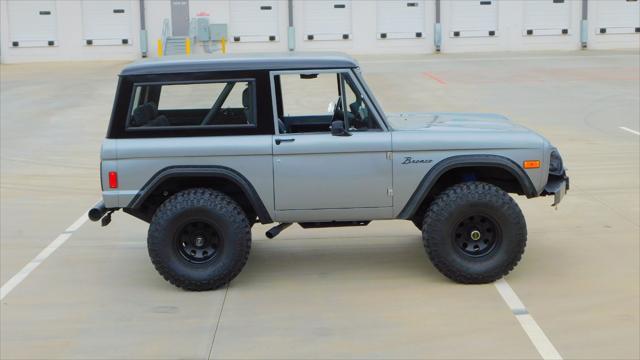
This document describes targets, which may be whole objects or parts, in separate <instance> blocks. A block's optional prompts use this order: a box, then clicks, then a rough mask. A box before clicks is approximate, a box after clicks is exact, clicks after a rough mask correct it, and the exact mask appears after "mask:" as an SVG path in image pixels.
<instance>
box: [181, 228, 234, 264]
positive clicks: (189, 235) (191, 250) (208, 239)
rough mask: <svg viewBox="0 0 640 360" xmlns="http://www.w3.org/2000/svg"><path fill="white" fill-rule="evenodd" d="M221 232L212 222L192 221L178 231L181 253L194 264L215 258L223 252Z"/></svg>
mask: <svg viewBox="0 0 640 360" xmlns="http://www.w3.org/2000/svg"><path fill="white" fill-rule="evenodd" d="M223 244H224V241H222V239H221V237H220V234H219V233H218V231H217V230H216V229H215V227H214V225H213V224H211V223H210V222H208V221H206V220H204V221H190V222H187V223H186V224H185V225H183V226H182V228H181V229H180V230H179V231H178V232H177V233H176V246H177V247H178V251H179V252H180V255H182V256H184V258H185V259H187V261H189V262H192V263H194V264H201V263H205V262H207V261H210V260H211V259H213V258H214V257H215V256H216V255H218V254H219V253H221V252H222V246H223Z"/></svg>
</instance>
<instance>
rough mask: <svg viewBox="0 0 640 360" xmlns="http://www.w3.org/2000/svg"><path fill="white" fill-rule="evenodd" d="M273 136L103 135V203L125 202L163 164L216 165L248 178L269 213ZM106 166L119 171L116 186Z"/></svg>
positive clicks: (116, 203) (271, 190) (111, 204)
mask: <svg viewBox="0 0 640 360" xmlns="http://www.w3.org/2000/svg"><path fill="white" fill-rule="evenodd" d="M271 139H272V137H271V135H247V136H215V137H213V136H212V137H207V136H205V137H179V138H142V139H140V138H139V139H107V140H105V143H104V144H103V150H102V159H103V162H102V177H103V184H104V185H103V198H104V200H105V204H106V206H107V207H126V206H127V205H128V204H129V203H130V202H131V200H132V199H133V198H134V196H135V195H136V194H137V193H138V192H139V191H140V189H141V188H142V187H143V186H144V184H146V183H147V181H149V180H150V179H151V178H152V177H153V176H154V175H155V174H156V173H158V172H159V171H160V170H162V169H164V168H166V167H169V166H177V165H178V166H179V165H197V166H202V165H218V166H226V167H229V168H231V169H233V170H235V171H237V172H239V173H240V174H242V175H243V176H244V177H245V178H247V180H249V182H250V183H251V184H252V185H253V187H254V188H255V190H256V192H257V193H258V195H259V196H260V199H261V200H262V202H263V204H264V206H265V207H266V208H267V211H269V213H270V215H273V214H272V209H273V168H272V161H271V157H272V155H271V152H272V149H271V142H272V140H271ZM109 171H117V172H118V182H119V187H118V189H114V190H112V189H109V188H108V179H107V176H108V172H109Z"/></svg>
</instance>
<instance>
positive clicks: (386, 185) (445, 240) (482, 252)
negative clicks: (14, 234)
mask: <svg viewBox="0 0 640 360" xmlns="http://www.w3.org/2000/svg"><path fill="white" fill-rule="evenodd" d="M397 90H398V91H402V89H397ZM327 104H328V108H327ZM101 160H102V162H101V179H102V196H103V200H102V201H100V202H99V203H98V204H96V205H95V207H94V208H93V209H91V210H90V211H89V217H90V218H91V220H94V221H98V220H102V224H103V225H106V224H108V223H109V222H110V221H111V214H112V213H113V212H114V211H116V210H119V209H122V210H123V211H124V212H126V213H128V214H130V215H133V216H135V217H137V218H139V219H141V220H143V221H146V222H148V223H149V224H150V226H149V232H148V238H147V242H148V249H149V256H150V257H151V260H152V262H153V264H154V266H155V268H156V269H157V271H158V272H159V273H160V274H161V275H162V276H163V277H164V278H165V279H166V280H168V281H169V282H171V283H172V284H174V285H176V286H178V287H181V288H184V289H188V290H209V289H215V288H219V287H221V286H224V285H226V284H228V283H229V282H230V281H231V280H232V279H233V278H234V277H235V276H237V275H238V273H239V272H240V270H241V269H242V267H243V266H244V265H245V263H246V261H247V258H248V256H249V250H250V248H251V227H252V225H253V224H254V223H256V222H258V221H259V222H260V223H262V224H270V223H274V222H277V223H278V225H276V226H274V227H273V228H271V230H269V231H267V234H266V235H267V237H269V238H273V237H274V236H276V235H278V233H280V232H281V231H283V230H284V229H286V228H287V227H288V226H290V225H291V224H292V223H298V224H299V225H300V226H301V227H303V228H305V229H307V228H318V227H338V226H364V225H367V224H369V222H370V221H372V220H386V219H404V220H409V221H412V222H413V223H414V224H415V226H416V227H417V228H418V229H420V230H421V231H422V238H423V241H424V247H425V249H426V252H427V254H428V256H429V258H430V259H431V261H432V262H433V264H434V265H435V267H436V268H437V269H438V270H439V271H440V272H442V273H443V274H444V275H445V276H447V277H449V278H451V279H452V280H454V281H457V282H461V283H486V282H491V281H494V280H496V279H499V278H500V277H502V276H504V275H505V274H507V273H508V272H509V271H510V270H511V269H513V268H514V266H515V265H516V264H517V263H518V261H519V260H520V258H521V256H522V253H523V252H524V248H525V243H526V239H527V228H526V224H525V219H524V216H523V215H522V212H521V211H520V208H519V207H518V205H517V204H516V202H515V201H514V200H513V198H512V197H511V196H510V195H509V194H510V193H511V194H518V195H524V196H526V197H528V198H532V197H536V196H545V195H554V202H553V205H557V204H558V203H559V202H560V200H561V199H562V197H563V196H564V194H565V192H566V191H567V190H568V189H569V179H568V178H567V176H566V173H565V169H564V166H563V163H562V158H561V157H560V154H559V152H558V150H557V149H556V148H554V147H553V146H552V145H551V144H550V143H549V142H548V141H547V140H546V139H544V138H543V137H542V136H540V135H538V134H536V133H534V132H532V131H530V130H528V129H526V128H524V127H522V126H519V125H516V124H514V123H512V122H510V121H509V120H508V119H506V118H505V117H503V116H500V115H494V114H456V113H401V114H387V113H385V112H384V111H383V109H382V107H381V106H380V104H379V103H378V102H377V101H376V99H375V97H374V96H373V93H372V92H371V90H370V89H369V88H368V87H367V84H366V83H365V81H364V79H363V77H362V74H361V72H360V70H359V67H358V63H357V62H356V61H355V60H353V59H352V58H350V57H348V56H346V55H343V54H335V53H308V54H304V53H283V54H259V55H258V54H254V55H239V56H220V57H211V56H209V57H207V58H196V57H191V58H173V59H168V58H166V59H161V60H152V61H141V62H138V63H134V64H131V65H129V66H127V67H125V68H124V69H123V70H122V72H121V73H120V79H119V83H118V89H117V93H116V97H115V103H114V106H113V113H112V115H111V121H110V124H109V130H108V133H107V137H106V139H105V140H104V142H103V144H102V152H101Z"/></svg>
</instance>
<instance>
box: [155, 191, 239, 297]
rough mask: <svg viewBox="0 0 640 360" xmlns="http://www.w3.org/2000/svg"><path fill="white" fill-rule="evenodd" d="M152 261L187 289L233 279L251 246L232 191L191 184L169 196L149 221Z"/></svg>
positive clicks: (173, 280) (168, 278) (163, 273)
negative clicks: (229, 194) (229, 192)
mask: <svg viewBox="0 0 640 360" xmlns="http://www.w3.org/2000/svg"><path fill="white" fill-rule="evenodd" d="M147 245H148V249H149V256H150V257H151V262H152V263H153V265H154V266H155V268H156V270H157V271H158V272H159V273H160V275H162V276H163V277H164V278H165V279H166V280H167V281H169V282H170V283H172V284H174V285H175V286H178V287H180V288H183V289H185V290H196V291H202V290H212V289H216V288H219V287H221V286H224V285H226V284H227V283H229V282H230V281H231V280H233V278H235V277H236V275H238V273H240V270H242V268H243V267H244V264H245V263H246V262H247V258H248V256H249V250H250V249H251V226H250V224H249V221H248V220H247V217H246V215H245V214H244V212H243V211H242V208H241V207H240V205H238V204H237V203H236V202H235V201H234V200H233V199H231V198H230V197H229V196H227V195H225V194H223V193H221V192H218V191H215V190H211V189H200V188H198V189H189V190H185V191H181V192H179V193H177V194H175V195H173V196H172V197H170V198H169V199H167V200H166V201H165V202H164V203H163V204H162V205H160V207H159V208H158V210H157V211H156V213H155V214H154V216H153V219H152V220H151V225H150V226H149V233H148V237H147Z"/></svg>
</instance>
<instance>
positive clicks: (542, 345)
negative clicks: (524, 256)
mask: <svg viewBox="0 0 640 360" xmlns="http://www.w3.org/2000/svg"><path fill="white" fill-rule="evenodd" d="M494 285H495V286H496V289H498V293H500V296H502V299H503V300H504V302H506V303H507V305H508V306H509V308H510V309H511V312H512V313H513V315H514V316H515V317H516V319H517V320H518V322H519V323H520V326H522V329H524V332H525V333H526V334H527V336H529V340H531V342H532V343H533V346H535V347H536V350H538V353H539V354H540V356H542V358H543V359H559V360H561V359H562V356H560V353H559V352H558V350H556V348H555V346H553V344H552V343H551V341H550V340H549V338H548V337H547V336H546V335H545V334H544V331H542V329H541V328H540V326H539V325H538V323H537V322H536V320H535V319H534V318H533V316H531V314H529V311H527V308H526V307H525V306H524V304H523V303H522V301H521V300H520V298H519V297H518V295H517V294H516V293H515V291H513V289H512V288H511V286H509V283H507V280H505V279H500V280H498V281H496V282H495V283H494Z"/></svg>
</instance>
